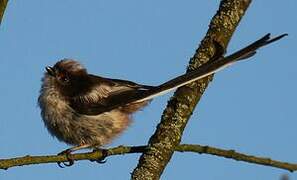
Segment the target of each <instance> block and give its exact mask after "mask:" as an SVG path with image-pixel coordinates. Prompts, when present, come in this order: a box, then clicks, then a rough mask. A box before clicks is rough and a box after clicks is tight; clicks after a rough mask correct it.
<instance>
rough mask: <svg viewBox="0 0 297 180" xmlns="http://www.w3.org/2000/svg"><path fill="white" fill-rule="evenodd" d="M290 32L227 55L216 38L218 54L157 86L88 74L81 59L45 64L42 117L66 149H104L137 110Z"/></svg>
mask: <svg viewBox="0 0 297 180" xmlns="http://www.w3.org/2000/svg"><path fill="white" fill-rule="evenodd" d="M286 35H287V34H282V35H280V36H277V37H275V38H270V34H266V35H265V36H263V37H262V38H260V39H259V40H257V41H255V42H253V43H251V44H250V45H248V46H246V47H245V48H242V49H240V50H239V51H237V52H235V53H233V54H231V55H229V56H224V54H225V51H224V48H223V47H222V46H221V45H220V43H218V42H216V41H214V44H215V53H214V56H213V57H212V58H211V59H210V60H209V61H208V62H207V63H205V64H203V65H201V66H200V67H199V68H197V69H196V70H192V71H190V72H187V73H185V74H183V75H181V76H178V77H176V78H173V79H171V80H169V81H167V82H165V83H163V84H160V85H157V86H151V85H143V84H138V83H135V82H132V81H128V80H121V79H112V78H106V77H101V76H97V75H93V74H89V73H88V72H87V69H86V68H85V67H84V66H83V65H81V64H80V63H79V62H78V61H76V60H73V59H62V60H60V61H58V62H57V63H56V64H55V65H54V66H47V67H46V68H45V70H46V71H45V73H44V76H43V78H42V85H41V89H40V95H39V97H38V104H39V106H40V109H41V117H42V119H43V122H44V124H45V127H46V128H47V130H48V131H49V133H50V134H51V135H52V136H54V137H56V138H57V139H58V140H60V141H63V142H65V143H67V144H69V145H72V147H71V148H68V149H66V150H65V151H62V152H63V153H65V152H67V153H71V152H74V151H77V150H80V149H85V148H90V149H91V148H93V149H94V148H100V147H102V146H103V145H106V144H108V143H110V142H111V141H112V140H113V139H114V138H116V137H118V136H119V135H120V134H122V133H123V132H124V131H125V130H126V128H127V127H128V126H129V125H130V124H131V122H132V115H133V113H135V112H137V111H139V110H141V109H143V108H144V107H145V106H147V105H148V104H149V103H150V101H151V100H152V99H154V98H155V97H157V96H160V95H162V94H165V93H167V92H169V91H171V90H174V89H176V88H179V87H181V86H184V85H186V84H189V83H191V82H194V81H197V80H199V79H201V78H204V77H206V76H208V75H211V74H214V73H216V72H217V71H219V70H221V69H224V68H225V67H227V66H229V65H231V64H233V63H235V62H237V61H240V60H242V59H247V58H249V57H251V56H253V55H254V54H255V53H256V50H257V49H259V48H260V47H263V46H265V45H267V44H270V43H272V42H275V41H277V40H279V39H281V38H283V37H284V36H286Z"/></svg>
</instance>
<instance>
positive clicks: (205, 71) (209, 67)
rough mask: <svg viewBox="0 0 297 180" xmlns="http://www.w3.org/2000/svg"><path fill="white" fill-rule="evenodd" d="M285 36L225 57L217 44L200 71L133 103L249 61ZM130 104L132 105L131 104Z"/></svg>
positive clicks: (163, 85)
mask: <svg viewBox="0 0 297 180" xmlns="http://www.w3.org/2000/svg"><path fill="white" fill-rule="evenodd" d="M284 36H287V34H282V35H280V36H277V37H275V38H272V39H271V38H270V34H266V35H265V36H263V37H262V38H260V39H259V40H257V41H255V42H253V43H252V44H250V45H248V46H246V47H245V48H242V49H240V50H239V51H236V52H235V53H233V54H231V55H229V56H226V57H223V54H224V50H223V48H222V47H221V46H220V45H219V44H218V43H215V44H216V53H215V55H214V57H213V58H212V59H211V60H210V61H208V62H207V63H205V64H203V65H202V66H200V67H199V68H198V69H196V70H193V71H191V72H188V73H186V74H183V75H181V76H178V77H176V78H174V79H171V80H169V81H167V82H165V83H163V84H161V85H159V86H156V87H154V88H152V89H149V90H147V91H144V92H143V93H141V94H138V97H135V100H134V101H133V100H132V99H133V98H132V99H131V102H132V103H137V102H143V101H146V100H150V99H152V98H154V97H156V96H160V95H162V94H165V93H167V92H168V91H171V90H174V89H176V88H179V87H181V86H184V85H186V84H188V83H191V82H194V81H197V80H199V79H202V78H204V77H206V76H208V75H211V74H214V73H216V72H218V71H219V70H222V69H224V68H226V67H227V66H229V65H231V64H233V63H234V62H237V61H240V60H243V59H247V58H249V57H251V56H253V55H254V54H256V50H257V49H259V48H261V47H263V46H265V45H268V44H270V43H272V42H275V41H277V40H279V39H281V38H283V37H284ZM131 102H130V103H131Z"/></svg>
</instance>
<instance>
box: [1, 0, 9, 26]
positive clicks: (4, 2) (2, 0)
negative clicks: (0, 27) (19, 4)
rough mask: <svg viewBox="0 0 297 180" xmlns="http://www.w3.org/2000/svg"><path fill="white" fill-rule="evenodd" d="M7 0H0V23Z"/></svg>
mask: <svg viewBox="0 0 297 180" xmlns="http://www.w3.org/2000/svg"><path fill="white" fill-rule="evenodd" d="M7 3H8V0H0V24H1V22H2V17H3V14H4V11H5V8H6V6H7Z"/></svg>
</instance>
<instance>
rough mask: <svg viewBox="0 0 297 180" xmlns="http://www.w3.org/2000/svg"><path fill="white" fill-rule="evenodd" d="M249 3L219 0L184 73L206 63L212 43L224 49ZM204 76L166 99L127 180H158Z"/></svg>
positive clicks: (246, 0) (248, 0) (198, 95)
mask: <svg viewBox="0 0 297 180" xmlns="http://www.w3.org/2000/svg"><path fill="white" fill-rule="evenodd" d="M250 3H251V0H222V1H221V3H220V6H219V9H218V11H217V13H216V14H215V16H214V17H213V18H212V20H211V22H210V25H209V29H208V31H207V34H206V36H205V38H204V39H203V40H202V42H201V44H200V46H199V48H198V49H197V50H196V52H195V54H194V56H193V57H192V58H191V59H190V62H189V66H188V68H187V72H189V71H191V70H194V69H196V68H198V67H199V66H201V65H202V64H204V63H206V62H207V61H208V60H209V59H210V58H211V57H212V56H213V55H214V43H213V42H214V41H216V42H218V43H220V44H221V45H222V46H223V47H225V48H226V47H227V45H228V42H229V40H230V39H231V37H232V34H233V32H234V31H235V29H236V27H237V25H238V24H239V22H240V20H241V18H242V17H243V15H244V13H245V12H246V10H247V8H248V6H249V4H250ZM212 77H213V76H208V77H206V78H204V79H201V80H199V81H197V82H194V83H192V84H189V85H187V86H183V87H181V88H179V89H178V90H177V91H176V92H175V93H174V95H173V97H172V98H171V99H170V101H169V102H168V104H167V107H166V109H165V110H164V112H163V115H162V117H161V122H160V123H159V124H158V126H157V129H156V131H155V133H154V134H153V135H152V136H151V138H150V140H149V142H148V150H147V151H145V152H144V153H143V154H142V155H141V157H140V159H139V163H138V165H137V167H136V168H135V169H134V171H133V173H132V176H131V179H159V178H160V176H161V174H162V172H163V171H164V169H165V167H166V165H167V164H168V162H169V161H170V159H171V157H172V155H173V152H174V149H175V148H176V147H177V146H178V145H179V143H180V141H181V137H182V134H183V131H184V128H185V127H186V125H187V122H188V120H189V118H190V116H191V114H192V112H193V110H194V108H195V106H196V105H197V103H198V102H199V100H200V98H201V96H202V94H203V93H204V91H205V89H206V88H207V86H208V83H209V82H210V81H211V80H212Z"/></svg>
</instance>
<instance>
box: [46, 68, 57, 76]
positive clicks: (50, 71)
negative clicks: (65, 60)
mask: <svg viewBox="0 0 297 180" xmlns="http://www.w3.org/2000/svg"><path fill="white" fill-rule="evenodd" d="M45 70H46V71H47V73H48V74H49V75H50V76H54V77H55V76H56V73H55V70H54V68H52V67H50V66H46V67H45Z"/></svg>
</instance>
